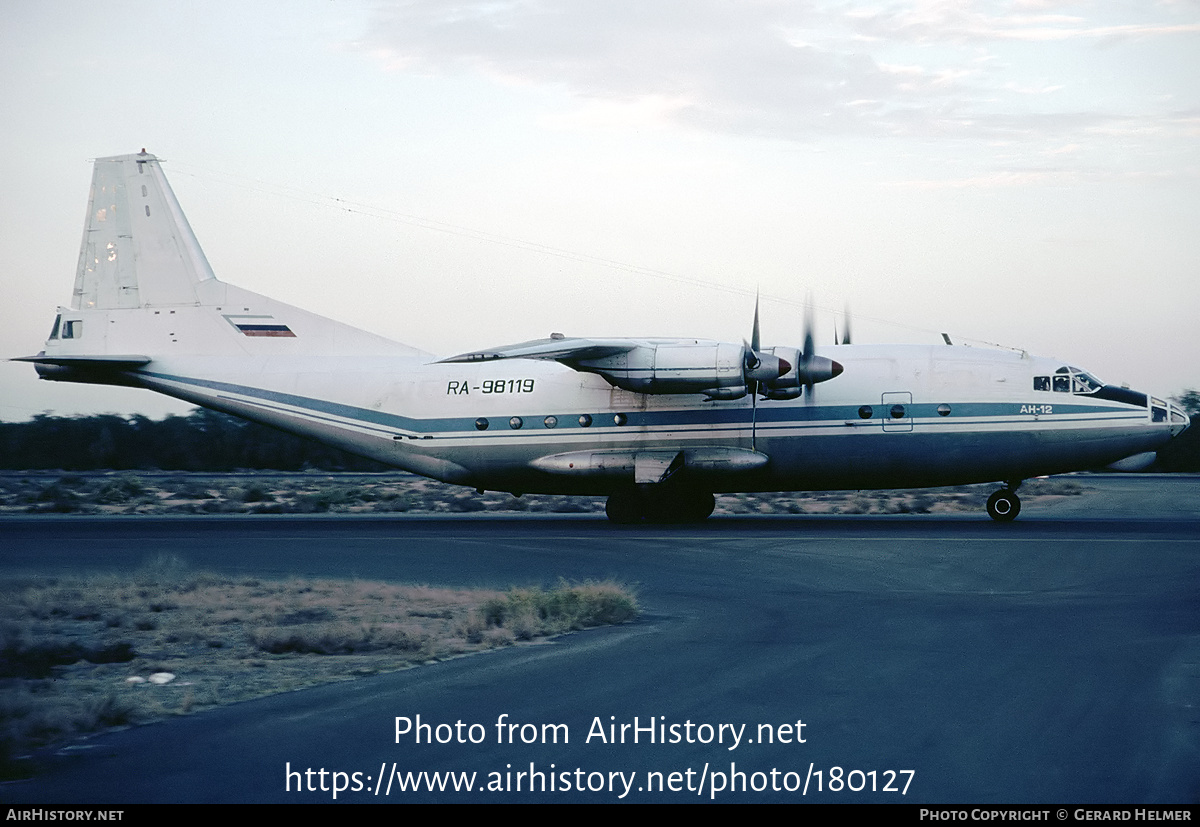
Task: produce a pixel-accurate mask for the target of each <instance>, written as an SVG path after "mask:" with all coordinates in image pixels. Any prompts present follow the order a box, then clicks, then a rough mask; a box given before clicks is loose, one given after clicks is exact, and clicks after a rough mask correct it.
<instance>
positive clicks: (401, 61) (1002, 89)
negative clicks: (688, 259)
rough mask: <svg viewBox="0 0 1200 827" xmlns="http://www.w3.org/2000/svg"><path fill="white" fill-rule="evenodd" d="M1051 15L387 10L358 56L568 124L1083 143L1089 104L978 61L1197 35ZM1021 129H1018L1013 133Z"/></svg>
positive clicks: (931, 7) (513, 3)
mask: <svg viewBox="0 0 1200 827" xmlns="http://www.w3.org/2000/svg"><path fill="white" fill-rule="evenodd" d="M1055 9H1056V5H1055V4H1052V3H1048V2H1029V1H1028V0H1027V1H1026V2H1017V3H1015V4H1009V3H993V2H944V1H943V0H927V2H917V3H914V4H902V5H886V6H882V5H881V6H878V7H873V8H872V7H866V8H864V7H862V6H858V5H853V6H850V5H847V6H842V5H840V4H837V3H827V2H799V3H796V2H781V1H778V0H759V2H739V3H733V2H727V1H726V0H659V1H658V2H645V0H610V2H605V3H596V2H594V0H466V2H458V3H453V4H444V3H433V2H419V1H418V0H406V1H405V0H398V1H397V2H392V3H387V4H384V5H382V6H380V7H379V8H378V9H377V11H376V12H375V14H374V16H373V19H372V21H371V23H370V25H369V28H368V31H367V32H366V34H365V35H364V37H363V38H362V40H361V41H360V42H359V43H358V44H357V45H358V47H359V48H361V49H363V50H365V51H369V52H370V53H371V54H373V55H375V56H376V57H377V58H378V59H379V60H381V61H382V62H383V63H384V64H385V65H387V66H389V67H392V68H398V69H402V70H403V71H406V72H416V73H427V74H455V73H475V74H482V75H485V76H488V77H491V78H493V79H496V80H498V81H501V82H504V83H510V84H536V85H543V86H553V87H559V88H562V89H563V90H565V91H567V92H568V93H569V94H571V95H572V96H574V97H575V98H576V99H577V100H578V101H580V102H581V107H582V108H585V109H587V110H588V113H585V115H584V116H583V117H580V118H577V119H575V120H574V122H576V123H592V124H595V123H603V122H606V121H607V122H613V123H625V122H627V120H628V119H629V118H637V117H645V118H647V119H648V121H659V122H661V121H664V120H665V121H669V122H674V123H681V124H686V125H689V126H691V127H694V128H698V129H704V130H712V131H720V132H734V133H738V134H750V135H760V136H769V137H774V138H784V139H789V140H808V139H811V138H814V137H819V136H827V135H847V134H850V135H865V136H892V135H919V136H953V137H976V138H983V139H985V140H994V139H996V138H998V137H1007V138H1012V137H1014V136H1019V135H1020V134H1027V133H1028V132H1029V130H1030V129H1032V128H1034V127H1036V128H1047V127H1053V126H1054V125H1056V124H1059V125H1067V124H1068V123H1069V124H1070V125H1071V126H1072V127H1073V128H1079V127H1080V126H1081V125H1082V126H1085V127H1095V126H1097V125H1101V124H1102V123H1103V122H1104V121H1105V120H1106V119H1107V118H1110V117H1116V115H1109V114H1107V113H1106V112H1104V111H1102V110H1101V109H1100V108H1097V107H1096V105H1095V101H1094V100H1089V101H1088V102H1087V103H1086V104H1084V103H1081V102H1078V101H1075V100H1073V99H1072V97H1071V95H1070V94H1067V92H1069V91H1070V90H1069V88H1068V87H1067V85H1066V84H1065V83H1064V82H1063V81H1062V80H1061V79H1060V78H1058V77H1056V76H1054V74H1053V72H1052V71H1048V70H1045V69H1043V68H1041V67H1039V69H1038V71H1037V74H1035V75H1034V76H1032V77H1029V78H1026V77H1021V76H1020V74H1021V72H1020V69H1021V66H1020V62H1019V61H1016V63H1017V64H1018V65H1017V68H1014V65H1013V63H1014V61H1003V60H1000V61H998V60H996V59H995V57H996V56H995V54H993V53H990V50H992V49H995V48H999V49H1003V48H1006V47H1005V45H1004V44H1012V43H1048V44H1053V43H1054V42H1062V43H1066V42H1075V41H1080V42H1083V43H1085V44H1092V45H1094V44H1095V43H1096V42H1097V41H1101V40H1104V41H1108V42H1112V41H1114V40H1121V39H1126V40H1129V39H1145V38H1151V37H1167V36H1181V35H1182V36H1195V35H1197V34H1200V23H1197V22H1193V21H1168V22H1165V23H1164V22H1157V21H1147V20H1127V21H1118V22H1112V21H1105V22H1104V23H1103V24H1101V23H1094V22H1090V21H1089V20H1088V19H1086V18H1084V17H1081V16H1078V15H1072V14H1064V13H1061V12H1059V11H1056V10H1055ZM1164 13H1165V12H1164ZM1176 16H1178V15H1176ZM1046 48H1047V49H1054V48H1065V47H1061V46H1060V47H1055V46H1052V45H1051V46H1047V47H1046ZM1048 54H1049V53H1048ZM1054 54H1057V53H1054ZM1049 62H1050V63H1051V64H1052V63H1053V60H1049ZM1065 62H1066V63H1067V64H1068V67H1067V68H1064V67H1063V66H1062V65H1059V66H1058V67H1054V66H1051V69H1055V68H1057V69H1059V70H1062V71H1069V68H1070V67H1069V64H1070V61H1065ZM1031 99H1038V100H1042V101H1044V100H1047V99H1054V100H1055V101H1057V103H1056V104H1055V107H1056V108H1053V109H1051V110H1050V111H1046V110H1045V109H1044V108H1043V109H1040V110H1037V111H1036V112H1033V111H1031V110H1029V109H1028V108H1027V107H1028V106H1029V105H1030V104H1029V103H1028V102H1029V101H1030V100H1031ZM1022 101H1024V102H1022ZM1113 111H1114V112H1115V111H1117V110H1116V109H1114V110H1113ZM1026 114H1032V115H1034V117H1033V118H1031V119H1026V120H1025V121H1024V122H1023V123H1020V124H1019V125H1017V128H1016V129H1015V130H1014V124H1017V122H1019V121H1022V119H1023V118H1024V116H1025V115H1026ZM1126 114H1127V113H1126ZM1056 116H1058V117H1056ZM558 122H559V123H570V122H572V119H571V118H565V119H561V120H560V121H558ZM1049 137H1051V138H1052V139H1054V140H1061V139H1062V138H1063V137H1064V135H1062V134H1059V133H1052V134H1051V136H1049Z"/></svg>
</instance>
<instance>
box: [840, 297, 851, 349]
mask: <svg viewBox="0 0 1200 827" xmlns="http://www.w3.org/2000/svg"><path fill="white" fill-rule="evenodd" d="M842 344H844V345H848V344H850V302H846V310H845V311H844V313H843V314H842Z"/></svg>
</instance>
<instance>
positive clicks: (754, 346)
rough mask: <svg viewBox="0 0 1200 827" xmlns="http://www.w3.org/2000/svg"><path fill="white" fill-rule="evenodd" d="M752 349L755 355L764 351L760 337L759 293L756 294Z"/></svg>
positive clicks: (751, 339) (751, 335) (751, 337)
mask: <svg viewBox="0 0 1200 827" xmlns="http://www.w3.org/2000/svg"><path fill="white" fill-rule="evenodd" d="M750 347H751V349H753V350H754V352H755V353H758V351H760V350H761V349H762V342H761V340H760V339H759V337H758V292H757V291H756V292H755V293H754V330H753V332H751V334H750Z"/></svg>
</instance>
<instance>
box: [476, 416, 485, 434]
mask: <svg viewBox="0 0 1200 827" xmlns="http://www.w3.org/2000/svg"><path fill="white" fill-rule="evenodd" d="M487 428H488V421H487V417H485V416H481V417H479V419H476V420H475V429H476V430H478V431H486V430H487Z"/></svg>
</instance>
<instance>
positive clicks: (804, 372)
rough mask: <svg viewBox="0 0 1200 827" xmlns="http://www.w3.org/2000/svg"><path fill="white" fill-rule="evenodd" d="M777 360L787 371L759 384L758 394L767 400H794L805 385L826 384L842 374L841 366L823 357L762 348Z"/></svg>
mask: <svg viewBox="0 0 1200 827" xmlns="http://www.w3.org/2000/svg"><path fill="white" fill-rule="evenodd" d="M764 353H770V354H771V355H772V356H775V357H777V358H778V359H779V361H780V364H781V365H783V366H785V367H787V368H788V370H787V371H786V372H785V373H783V374H781V375H780V376H779V377H778V378H777V379H766V380H763V381H762V382H760V383H759V389H760V392H761V393H762V395H763V396H764V397H766V398H767V399H796V398H797V397H799V396H800V394H801V391H802V389H803V387H804V386H805V385H815V384H816V383H817V382H827V381H829V380H830V379H832V378H833V377H835V376H838V375H839V374H840V373H841V372H842V366H841V365H840V364H839V363H837V362H835V361H833V360H832V359H826V358H825V357H824V356H809V357H808V358H807V359H805V358H804V353H803V352H802V351H801V350H800V349H799V348H794V347H769V348H764Z"/></svg>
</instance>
